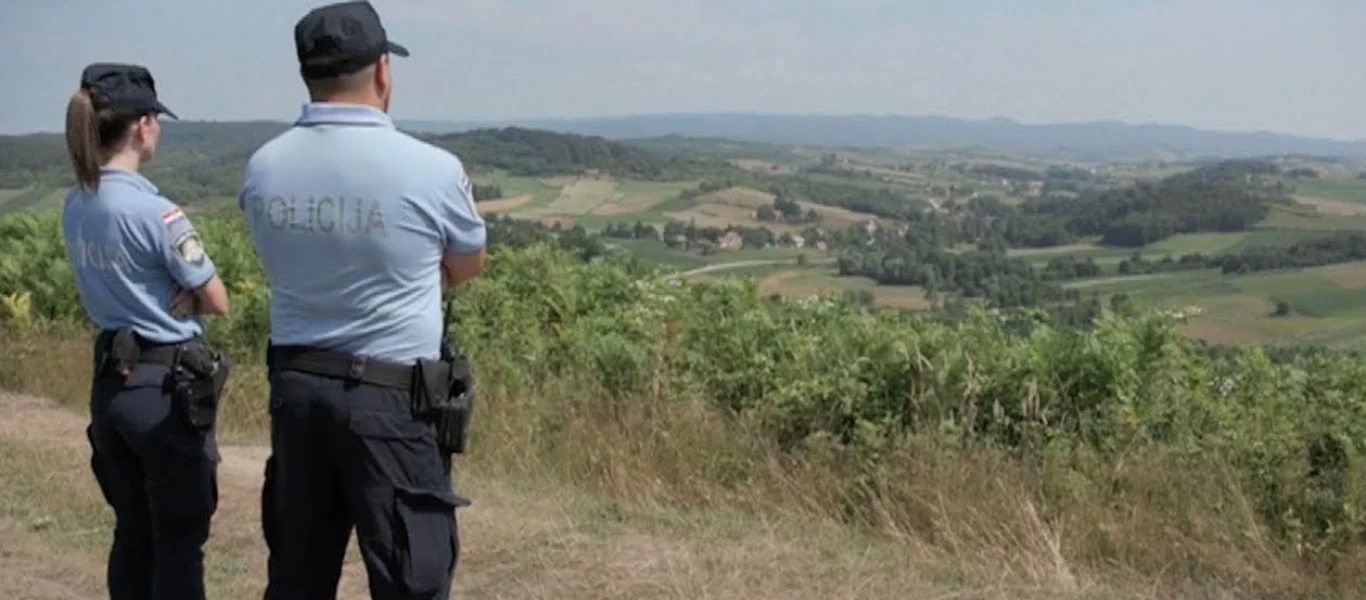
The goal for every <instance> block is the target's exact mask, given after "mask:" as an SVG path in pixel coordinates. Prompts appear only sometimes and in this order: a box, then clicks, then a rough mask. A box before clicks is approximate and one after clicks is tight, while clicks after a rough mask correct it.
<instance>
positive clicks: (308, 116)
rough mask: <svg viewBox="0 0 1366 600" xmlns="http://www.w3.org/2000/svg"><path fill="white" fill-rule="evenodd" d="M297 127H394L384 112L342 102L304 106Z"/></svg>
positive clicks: (371, 107) (391, 120)
mask: <svg viewBox="0 0 1366 600" xmlns="http://www.w3.org/2000/svg"><path fill="white" fill-rule="evenodd" d="M294 124H295V125H300V126H305V127H306V126H309V125H360V126H370V127H390V128H392V127H393V126H394V121H393V119H391V118H390V117H389V115H387V114H385V113H384V111H381V110H379V109H376V108H375V107H373V106H366V105H364V104H348V103H342V102H310V103H308V104H305V105H304V106H303V110H302V111H301V112H300V114H299V119H298V120H297V121H295V122H294Z"/></svg>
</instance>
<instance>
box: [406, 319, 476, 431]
mask: <svg viewBox="0 0 1366 600" xmlns="http://www.w3.org/2000/svg"><path fill="white" fill-rule="evenodd" d="M443 346H444V347H443V349H442V353H441V354H442V356H441V358H440V359H439V360H419V361H417V366H416V367H415V368H414V369H413V415H414V416H416V417H417V418H419V419H422V420H426V421H431V422H432V423H434V424H435V425H436V438H437V445H438V446H439V447H440V448H441V450H442V451H443V452H446V453H452V454H463V453H464V452H465V437H466V433H467V431H468V429H469V420H470V401H469V399H470V391H471V389H470V386H469V383H470V381H469V373H470V369H469V364H468V363H467V362H466V361H465V359H464V357H462V356H460V355H459V354H458V353H456V352H453V351H451V349H450V347H449V342H448V343H447V344H443Z"/></svg>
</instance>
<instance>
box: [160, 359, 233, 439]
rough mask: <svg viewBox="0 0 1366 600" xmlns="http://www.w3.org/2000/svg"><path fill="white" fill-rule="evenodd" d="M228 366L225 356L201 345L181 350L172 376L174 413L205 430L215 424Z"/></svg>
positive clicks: (197, 427) (195, 426)
mask: <svg viewBox="0 0 1366 600" xmlns="http://www.w3.org/2000/svg"><path fill="white" fill-rule="evenodd" d="M230 370H231V364H230V363H229V361H228V358H227V357H226V356H223V354H222V353H220V352H217V351H214V350H212V349H210V348H208V347H207V346H204V345H203V344H188V345H186V346H184V347H183V348H182V349H181V351H180V357H179V359H178V360H177V361H176V367H175V371H174V375H173V381H174V382H175V389H174V392H173V395H172V400H173V401H174V404H175V407H176V411H177V412H178V413H180V416H181V418H183V419H185V421H186V422H187V423H189V424H190V426H191V427H194V428H196V429H208V428H210V427H213V425H214V423H216V422H217V421H218V403H219V400H221V399H222V396H223V386H224V385H226V384H227V382H228V373H229V371H230Z"/></svg>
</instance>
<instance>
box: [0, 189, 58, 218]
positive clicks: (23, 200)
mask: <svg viewBox="0 0 1366 600" xmlns="http://www.w3.org/2000/svg"><path fill="white" fill-rule="evenodd" d="M66 192H67V189H66V188H49V187H41V186H39V187H31V188H28V189H26V190H23V191H22V192H21V193H19V194H12V195H10V197H9V199H8V200H7V201H6V202H4V203H3V204H0V213H5V212H11V211H17V210H23V209H26V208H33V207H36V206H39V205H42V204H60V203H61V201H62V199H63V198H65V197H66Z"/></svg>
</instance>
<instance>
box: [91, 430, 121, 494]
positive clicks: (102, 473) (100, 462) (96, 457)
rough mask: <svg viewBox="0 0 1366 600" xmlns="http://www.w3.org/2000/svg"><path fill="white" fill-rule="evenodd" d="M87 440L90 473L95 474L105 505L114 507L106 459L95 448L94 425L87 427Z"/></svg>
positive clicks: (96, 483)
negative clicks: (105, 463) (88, 444)
mask: <svg viewBox="0 0 1366 600" xmlns="http://www.w3.org/2000/svg"><path fill="white" fill-rule="evenodd" d="M85 440H86V441H87V442H89V443H90V471H91V472H92V473H94V474H95V485H97V486H99V488H100V495H101V496H103V497H104V501H105V503H107V504H109V505H110V506H113V505H114V501H113V499H112V498H113V497H112V496H111V495H110V493H109V474H108V473H107V472H106V470H105V467H104V457H103V456H102V455H101V454H100V451H99V450H98V449H97V448H95V425H94V424H93V423H92V424H90V425H86V426H85Z"/></svg>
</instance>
